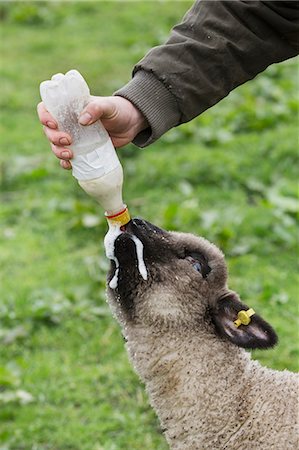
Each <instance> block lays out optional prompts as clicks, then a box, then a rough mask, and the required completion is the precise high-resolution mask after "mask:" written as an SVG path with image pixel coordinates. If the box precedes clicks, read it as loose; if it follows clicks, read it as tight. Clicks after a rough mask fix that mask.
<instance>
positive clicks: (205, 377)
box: [127, 328, 252, 450]
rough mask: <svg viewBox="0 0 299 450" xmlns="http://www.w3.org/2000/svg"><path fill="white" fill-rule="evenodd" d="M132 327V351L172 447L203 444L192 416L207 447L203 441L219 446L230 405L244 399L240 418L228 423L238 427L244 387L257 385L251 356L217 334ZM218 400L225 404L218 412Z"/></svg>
mask: <svg viewBox="0 0 299 450" xmlns="http://www.w3.org/2000/svg"><path fill="white" fill-rule="evenodd" d="M131 331H132V332H130V331H129V332H128V335H127V339H128V343H127V347H128V351H129V355H130V357H131V360H132V363H133V365H134V367H135V369H136V371H137V372H138V374H139V375H140V377H141V378H142V380H143V381H144V382H145V384H146V387H147V391H148V393H149V397H150V401H151V404H152V406H153V407H154V408H155V410H156V412H157V414H158V416H159V418H160V421H161V426H162V428H165V430H166V433H165V434H166V437H167V439H168V441H169V442H170V443H171V445H172V448H174V449H176V448H178V449H185V448H186V449H187V448H188V449H190V450H191V449H193V448H194V449H195V448H197V447H196V446H193V444H192V441H189V439H191V438H192V435H193V431H195V430H191V428H193V425H194V424H193V422H194V420H193V421H192V419H191V418H192V417H196V421H197V424H196V427H199V429H201V430H202V432H203V435H204V436H206V438H207V440H208V443H207V447H205V446H204V443H203V446H202V447H201V448H202V449H203V448H210V449H211V448H213V447H212V446H211V442H212V441H211V440H214V439H216V437H217V436H219V433H220V430H221V433H222V432H223V433H225V431H226V430H225V429H224V428H225V426H224V425H223V424H225V423H227V422H230V419H228V417H229V413H228V412H227V410H228V409H229V410H230V409H231V406H232V403H234V402H236V403H238V407H236V411H238V414H239V417H238V418H232V423H227V425H228V427H230V429H232V427H234V426H237V425H235V424H239V423H240V419H242V417H241V415H242V414H243V409H242V404H243V403H246V401H247V399H246V392H245V391H244V390H248V391H249V390H251V385H252V382H251V381H250V367H251V362H250V356H249V355H248V354H247V353H246V352H245V351H243V350H240V349H238V348H237V347H235V346H232V345H230V344H227V343H225V342H223V341H221V340H220V339H219V338H217V337H216V336H214V337H213V335H210V336H208V337H207V335H204V336H203V335H202V336H200V335H199V334H198V333H197V334H192V333H188V334H185V335H183V334H182V335H179V334H178V331H177V330H176V332H175V333H165V334H164V335H161V336H157V334H153V335H151V334H150V333H149V332H148V331H145V330H142V329H140V330H138V329H136V328H135V329H134V330H131ZM145 334H146V335H145ZM240 380H242V386H241V385H240ZM241 390H242V392H241ZM214 402H217V403H218V404H219V405H221V411H220V412H219V411H218V412H217V414H216V415H215V409H214V408H213V404H214ZM211 414H212V415H214V417H213V418H212V420H211V418H210V415H211ZM211 423H212V424H213V426H212V427H211ZM192 424H193V425H192ZM205 427H208V430H205ZM185 440H188V442H187V441H186V442H185ZM209 441H210V444H209ZM176 445H178V446H176ZM215 445H216V447H215V448H219V447H217V445H218V444H215Z"/></svg>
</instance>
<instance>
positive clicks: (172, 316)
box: [108, 219, 276, 348]
mask: <svg viewBox="0 0 299 450" xmlns="http://www.w3.org/2000/svg"><path fill="white" fill-rule="evenodd" d="M136 242H137V243H138V242H139V251H138V246H136ZM114 248H115V256H116V259H117V263H118V265H119V268H118V269H117V267H116V264H115V261H111V269H110V272H109V274H108V286H109V284H110V286H111V280H112V279H113V277H115V272H116V270H117V272H118V281H117V284H116V286H114V287H113V288H111V287H108V300H109V303H110V305H111V307H112V309H113V310H114V313H115V315H116V317H117V318H118V320H119V321H120V322H121V324H122V325H123V326H124V327H126V326H127V325H129V324H130V325H139V326H143V327H147V328H151V329H152V330H154V329H156V330H157V329H159V330H163V332H164V331H167V330H169V329H177V330H179V329H182V330H185V329H186V328H188V329H199V327H204V328H209V330H211V329H213V330H214V331H215V332H217V333H218V334H220V335H222V336H223V337H226V338H228V339H229V340H230V341H231V342H233V343H235V344H237V345H241V346H243V347H250V348H257V347H263V348H266V347H269V346H272V345H274V344H275V342H276V335H275V333H274V331H273V330H272V328H271V327H270V325H268V324H267V323H266V322H265V321H263V319H261V318H260V317H259V316H257V315H254V317H253V318H252V320H251V322H252V323H251V325H250V327H248V326H246V327H244V325H241V326H240V327H236V325H235V324H234V321H235V320H236V318H237V314H238V312H239V311H240V310H243V309H245V310H247V309H248V307H247V306H246V305H244V304H243V303H241V301H240V299H239V297H238V296H237V294H236V293H234V292H232V291H229V290H228V288H227V284H226V281H227V268H226V263H225V260H224V256H223V254H222V252H221V251H220V250H219V249H218V248H217V247H216V246H215V245H213V244H211V243H210V242H209V241H207V240H206V239H204V238H202V237H197V236H194V235H192V234H187V233H178V232H167V231H165V230H162V229H160V228H158V227H156V226H155V225H152V224H150V223H149V222H146V221H144V220H142V219H133V220H131V221H130V222H129V224H128V225H127V226H126V227H124V229H123V232H122V233H121V234H120V235H119V236H118V237H117V239H116V240H115V243H114ZM140 250H141V251H143V255H142V258H141V255H140ZM143 260H144V264H145V268H146V271H145V270H141V269H142V268H141V267H140V264H142V262H143ZM145 268H144V269H145ZM261 326H262V330H261Z"/></svg>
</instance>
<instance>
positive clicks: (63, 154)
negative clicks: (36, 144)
mask: <svg viewBox="0 0 299 450" xmlns="http://www.w3.org/2000/svg"><path fill="white" fill-rule="evenodd" d="M51 149H52V152H53V153H54V155H55V156H56V157H57V158H59V159H63V160H65V161H68V160H69V159H71V158H72V157H73V153H72V151H71V150H70V149H69V148H64V147H57V146H56V145H54V144H51Z"/></svg>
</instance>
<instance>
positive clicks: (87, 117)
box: [79, 112, 92, 125]
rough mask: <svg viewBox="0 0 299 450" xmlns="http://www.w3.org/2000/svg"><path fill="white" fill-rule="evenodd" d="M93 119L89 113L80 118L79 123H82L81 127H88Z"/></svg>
mask: <svg viewBox="0 0 299 450" xmlns="http://www.w3.org/2000/svg"><path fill="white" fill-rule="evenodd" d="M91 119H92V117H91V115H90V114H89V113H88V112H86V113H84V114H82V116H80V117H79V123H81V125H88V124H89V122H90V121H91Z"/></svg>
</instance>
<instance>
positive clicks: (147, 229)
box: [126, 217, 166, 234]
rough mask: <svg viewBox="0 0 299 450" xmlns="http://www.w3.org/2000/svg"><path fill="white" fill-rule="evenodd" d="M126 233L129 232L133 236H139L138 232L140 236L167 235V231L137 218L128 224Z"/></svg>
mask: <svg viewBox="0 0 299 450" xmlns="http://www.w3.org/2000/svg"><path fill="white" fill-rule="evenodd" d="M126 231H129V232H131V233H133V234H137V233H138V232H139V234H140V233H141V234H152V233H155V234H156V233H159V234H164V233H166V231H165V230H162V228H158V227H156V225H153V224H152V223H150V222H147V221H146V220H143V219H141V218H139V217H135V218H134V219H132V220H131V221H130V222H129V223H128V224H127V228H126Z"/></svg>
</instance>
